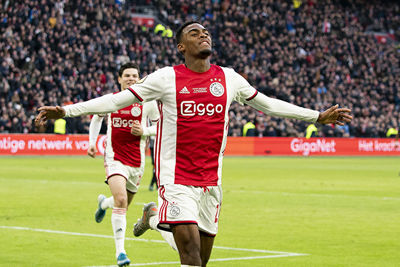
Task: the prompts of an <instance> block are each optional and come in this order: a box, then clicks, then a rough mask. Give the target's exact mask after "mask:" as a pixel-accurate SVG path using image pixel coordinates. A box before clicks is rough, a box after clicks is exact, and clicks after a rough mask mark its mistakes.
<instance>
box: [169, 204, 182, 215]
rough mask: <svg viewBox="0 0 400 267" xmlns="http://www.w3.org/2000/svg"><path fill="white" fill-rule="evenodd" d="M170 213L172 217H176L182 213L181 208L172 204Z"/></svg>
mask: <svg viewBox="0 0 400 267" xmlns="http://www.w3.org/2000/svg"><path fill="white" fill-rule="evenodd" d="M170 213H171V216H172V217H176V216H178V215H179V214H180V213H181V209H180V208H179V207H178V206H176V205H171V210H170Z"/></svg>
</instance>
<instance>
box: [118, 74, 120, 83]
mask: <svg viewBox="0 0 400 267" xmlns="http://www.w3.org/2000/svg"><path fill="white" fill-rule="evenodd" d="M118 83H119V84H121V77H120V76H119V75H118Z"/></svg>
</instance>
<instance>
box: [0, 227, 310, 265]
mask: <svg viewBox="0 0 400 267" xmlns="http://www.w3.org/2000/svg"><path fill="white" fill-rule="evenodd" d="M0 228H3V229H14V230H25V231H34V232H44V233H51V234H64V235H73V236H88V237H100V238H114V237H113V236H109V235H98V234H89V233H77V232H66V231H57V230H49V229H39V228H29V227H20V226H6V225H0ZM125 239H126V240H133V241H140V242H153V243H166V242H165V241H163V240H154V239H142V238H131V237H126V238H125ZM214 248H216V249H224V250H235V251H246V252H256V253H269V254H275V255H263V256H249V257H237V258H220V259H210V261H212V262H214V261H215V262H216V261H237V260H254V259H267V258H282V257H294V256H306V255H308V254H302V253H293V252H284V251H272V250H263V249H248V248H232V247H221V246H214ZM276 254H278V255H276ZM179 263H180V262H177V261H170V262H149V263H134V264H131V266H150V265H169V264H179ZM114 266H116V265H96V266H86V267H114Z"/></svg>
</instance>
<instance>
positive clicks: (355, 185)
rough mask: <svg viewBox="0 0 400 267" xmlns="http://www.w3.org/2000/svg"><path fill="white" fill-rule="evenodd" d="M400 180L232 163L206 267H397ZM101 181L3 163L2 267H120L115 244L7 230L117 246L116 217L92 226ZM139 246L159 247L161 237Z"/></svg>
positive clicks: (146, 254) (375, 168) (21, 160)
mask: <svg viewBox="0 0 400 267" xmlns="http://www.w3.org/2000/svg"><path fill="white" fill-rule="evenodd" d="M147 160H148V162H149V159H147ZM150 168H151V165H150V164H148V166H147V167H146V173H145V176H144V178H143V181H142V185H143V186H142V187H141V188H140V190H139V194H138V195H137V196H136V197H135V199H134V204H133V205H132V206H131V207H130V210H129V212H128V230H127V237H130V238H132V237H133V236H132V233H131V229H132V224H133V223H134V222H135V221H136V219H137V218H138V217H140V216H141V207H142V204H138V203H145V202H149V201H155V200H156V194H157V193H156V192H150V191H148V190H147V187H148V184H149V181H150V173H151V172H150ZM399 172H400V158H396V157H390V158H385V157H382V158H378V157H374V158H373V157H364V158H346V157H343V158H317V157H309V158H306V157H305V158H286V157H271V158H261V157H257V158H251V157H248V158H241V157H231V158H228V157H227V158H225V160H224V168H223V191H224V200H223V205H222V212H221V217H220V229H219V234H218V235H217V238H216V241H215V245H216V246H217V247H216V248H214V250H213V253H212V255H211V259H212V260H213V261H211V262H210V263H209V265H208V266H230V267H232V266H363V267H364V266H400V252H399V251H400V242H399V240H400V176H399ZM103 178H104V170H103V165H102V159H100V158H99V159H95V160H93V159H90V158H86V157H0V183H1V186H0V199H1V200H0V251H1V253H0V266H106V265H113V264H115V263H116V261H115V259H114V241H113V239H111V238H101V237H94V236H79V235H70V234H56V233H48V232H38V231H32V230H22V229H12V228H4V226H8V227H10V226H17V227H26V228H34V229H45V230H55V231H64V232H73V233H82V234H96V235H105V236H111V235H112V231H111V223H110V214H106V217H105V220H104V221H103V222H102V223H101V224H97V223H95V222H94V218H93V214H94V211H95V209H96V198H97V195H98V194H99V193H103V194H106V195H109V192H108V187H107V186H106V185H105V184H104V183H103ZM135 203H136V204H135ZM143 238H144V239H149V240H161V236H160V235H159V234H158V233H157V232H155V231H149V232H147V233H146V234H145V235H144V236H143ZM219 247H228V248H246V249H258V250H270V251H281V252H292V253H302V254H307V255H304V256H292V257H281V258H263V259H244V258H245V257H256V256H267V255H271V256H272V255H278V254H277V253H263V252H256V251H235V250H232V249H222V248H219ZM126 249H127V252H128V255H129V257H130V258H131V259H132V260H133V263H143V264H145V263H152V262H174V261H178V256H177V254H176V253H175V252H174V251H173V250H172V249H170V248H169V247H168V245H166V244H163V243H155V242H143V241H135V240H127V241H126ZM226 258H241V260H233V259H232V260H229V261H219V260H220V259H226ZM160 266H180V265H179V264H172V265H167V264H165V263H164V264H160Z"/></svg>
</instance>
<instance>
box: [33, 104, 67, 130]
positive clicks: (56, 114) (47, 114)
mask: <svg viewBox="0 0 400 267" xmlns="http://www.w3.org/2000/svg"><path fill="white" fill-rule="evenodd" d="M38 110H39V111H40V113H39V115H37V117H36V119H35V124H36V125H37V126H40V125H44V123H45V122H46V121H47V120H51V119H60V118H63V117H64V116H65V110H64V109H63V108H62V107H60V106H44V107H41V108H39V109H38Z"/></svg>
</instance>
